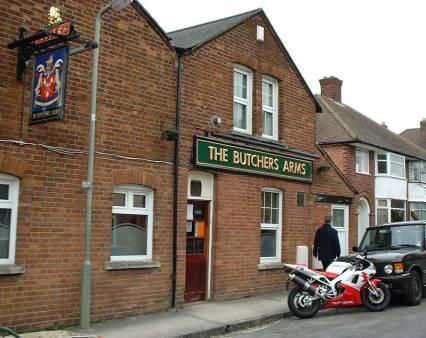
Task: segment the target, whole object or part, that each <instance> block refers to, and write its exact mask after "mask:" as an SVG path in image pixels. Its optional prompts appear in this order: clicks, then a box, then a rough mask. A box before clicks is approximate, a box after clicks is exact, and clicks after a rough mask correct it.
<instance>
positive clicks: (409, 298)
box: [406, 271, 423, 305]
mask: <svg viewBox="0 0 426 338" xmlns="http://www.w3.org/2000/svg"><path fill="white" fill-rule="evenodd" d="M422 297H423V284H422V279H421V278H420V275H419V273H418V272H417V271H411V280H410V284H409V286H408V292H407V295H406V303H407V305H419V304H420V303H421V301H422Z"/></svg>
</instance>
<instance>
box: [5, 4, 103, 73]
mask: <svg viewBox="0 0 426 338" xmlns="http://www.w3.org/2000/svg"><path fill="white" fill-rule="evenodd" d="M52 13H53V14H52ZM49 19H50V25H49V26H48V27H47V28H46V29H43V30H40V31H38V32H36V33H34V34H33V35H31V36H27V31H26V29H25V28H23V27H20V28H19V32H18V38H17V39H15V40H14V41H12V42H11V43H9V44H8V45H7V47H8V48H9V49H15V48H18V53H17V62H16V79H17V80H18V81H22V77H23V74H24V72H25V70H26V68H27V64H28V60H29V59H30V58H31V57H32V56H33V55H34V54H35V53H39V52H42V51H48V50H49V49H50V48H52V47H55V48H56V47H58V45H66V44H67V43H68V42H69V41H73V42H77V43H80V44H81V45H80V46H79V47H75V48H72V49H70V53H69V55H75V54H78V53H81V52H84V51H87V50H91V49H94V48H97V47H98V45H97V43H96V42H94V41H91V40H86V39H81V38H80V34H79V33H78V32H77V31H76V30H75V28H74V25H73V24H72V22H71V21H65V22H63V21H62V19H61V18H60V16H59V13H57V12H55V11H53V12H52V9H51V13H50V15H49Z"/></svg>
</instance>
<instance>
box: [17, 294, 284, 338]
mask: <svg viewBox="0 0 426 338" xmlns="http://www.w3.org/2000/svg"><path fill="white" fill-rule="evenodd" d="M288 316H290V312H289V309H288V306H287V292H281V293H274V294H268V295H262V296H256V297H249V298H243V299H239V300H230V301H209V302H200V303H194V304H185V306H184V307H183V308H181V309H170V310H168V311H163V312H157V313H152V314H146V315H140V316H132V317H127V318H123V319H115V320H110V321H104V322H100V323H92V326H91V328H90V329H87V330H83V329H79V328H69V329H67V330H62V331H43V332H32V333H26V334H22V335H20V337H22V338H77V337H78V338H100V337H102V338H205V337H215V336H220V335H225V334H227V333H230V332H235V331H239V330H244V329H248V328H251V327H256V326H261V325H265V324H268V323H271V322H274V321H277V320H280V319H282V318H284V317H288ZM10 337H12V336H10Z"/></svg>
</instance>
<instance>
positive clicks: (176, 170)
mask: <svg viewBox="0 0 426 338" xmlns="http://www.w3.org/2000/svg"><path fill="white" fill-rule="evenodd" d="M176 52H177V55H178V74H177V84H176V132H177V138H176V141H175V158H174V172H173V186H174V187H173V188H174V190H173V272H172V308H174V307H176V265H177V264H176V263H177V229H178V189H179V143H180V105H181V84H182V67H183V66H182V59H183V53H184V50H183V49H180V48H176Z"/></svg>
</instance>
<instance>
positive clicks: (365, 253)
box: [364, 250, 367, 258]
mask: <svg viewBox="0 0 426 338" xmlns="http://www.w3.org/2000/svg"><path fill="white" fill-rule="evenodd" d="M364 258H367V250H364Z"/></svg>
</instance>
